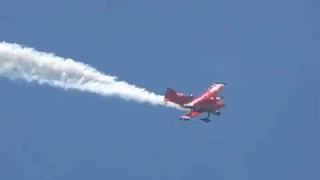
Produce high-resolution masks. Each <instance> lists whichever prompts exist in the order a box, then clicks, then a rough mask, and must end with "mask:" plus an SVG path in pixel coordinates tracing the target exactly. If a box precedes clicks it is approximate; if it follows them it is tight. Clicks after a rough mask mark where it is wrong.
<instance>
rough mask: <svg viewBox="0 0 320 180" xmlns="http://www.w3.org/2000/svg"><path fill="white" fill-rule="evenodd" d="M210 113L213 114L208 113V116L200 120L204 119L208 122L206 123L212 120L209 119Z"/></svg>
mask: <svg viewBox="0 0 320 180" xmlns="http://www.w3.org/2000/svg"><path fill="white" fill-rule="evenodd" d="M210 115H211V114H210V113H208V116H207V117H206V118H201V119H200V120H202V121H204V122H206V123H208V122H211V120H210V119H209V117H210Z"/></svg>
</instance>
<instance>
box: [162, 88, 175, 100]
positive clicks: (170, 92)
mask: <svg viewBox="0 0 320 180" xmlns="http://www.w3.org/2000/svg"><path fill="white" fill-rule="evenodd" d="M177 96H178V95H177V92H176V91H175V90H174V89H172V88H167V91H166V93H165V96H164V101H174V100H175V99H176V97H177Z"/></svg>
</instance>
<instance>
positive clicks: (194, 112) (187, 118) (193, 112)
mask: <svg viewBox="0 0 320 180" xmlns="http://www.w3.org/2000/svg"><path fill="white" fill-rule="evenodd" d="M199 114H200V112H199V111H195V110H190V111H189V112H188V113H187V114H184V115H182V116H181V117H180V119H183V120H189V119H191V118H193V117H195V116H197V115H199Z"/></svg>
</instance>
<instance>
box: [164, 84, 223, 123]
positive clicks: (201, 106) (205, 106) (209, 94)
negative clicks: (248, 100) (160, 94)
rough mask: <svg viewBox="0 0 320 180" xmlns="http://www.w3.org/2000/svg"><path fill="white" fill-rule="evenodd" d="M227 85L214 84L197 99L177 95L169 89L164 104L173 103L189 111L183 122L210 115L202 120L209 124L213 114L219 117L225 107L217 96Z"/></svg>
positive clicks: (192, 96)
mask: <svg viewBox="0 0 320 180" xmlns="http://www.w3.org/2000/svg"><path fill="white" fill-rule="evenodd" d="M225 85H226V84H225V83H213V84H212V85H211V86H210V87H209V88H208V89H207V90H206V91H205V92H203V93H202V94H201V95H199V96H197V97H195V96H194V95H193V94H191V95H185V94H183V93H177V92H176V91H175V90H174V89H172V88H167V90H166V93H165V96H164V102H165V104H166V103H168V102H172V103H175V104H178V105H180V107H182V108H186V109H189V112H188V113H187V114H184V115H182V116H181V117H180V119H181V120H190V119H191V118H193V117H195V116H197V115H199V114H201V113H205V112H206V113H208V116H207V117H206V118H200V119H201V120H202V121H204V122H206V123H208V122H210V121H211V120H210V119H209V117H210V115H211V113H212V114H214V115H216V116H219V115H221V112H220V109H222V108H224V107H225V104H224V103H223V101H222V99H223V97H218V96H217V94H218V93H219V92H220V91H221V90H222V89H223V88H224V87H225Z"/></svg>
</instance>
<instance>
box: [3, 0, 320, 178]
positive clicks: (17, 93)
mask: <svg viewBox="0 0 320 180" xmlns="http://www.w3.org/2000/svg"><path fill="white" fill-rule="evenodd" d="M18 4H19V6H18ZM319 5H320V4H319V3H318V2H316V1H298V0H290V1H289V0H268V1H254V0H244V1H238V0H226V1H209V0H207V1H205V0H198V1H191V0H184V1H182V0H177V1H169V0H162V1H147V0H135V1H134V0H132V1H129V0H123V1H115V0H108V1H103V0H101V1H89V0H82V1H75V0H69V1H62V0H56V1H40V0H29V1H17V0H4V1H2V3H1V6H0V17H1V18H0V24H1V28H0V34H1V40H4V41H7V42H11V43H14V42H16V43H19V44H25V45H28V46H31V47H35V48H36V49H38V50H40V51H46V52H54V53H56V54H57V55H59V56H62V57H70V58H73V59H75V60H77V61H82V62H85V63H87V64H90V65H92V66H93V67H95V68H97V69H98V70H99V71H101V72H104V73H106V74H110V75H114V76H117V77H119V79H121V80H125V81H128V82H129V83H131V84H135V85H137V86H139V87H144V88H147V89H148V90H150V91H153V92H156V93H158V94H163V93H164V91H165V89H166V88H167V87H173V88H175V89H176V90H177V91H180V92H183V93H194V94H199V93H201V92H202V91H203V90H204V89H206V88H207V87H208V86H209V85H210V84H211V83H212V82H214V81H224V82H226V83H227V87H226V88H225V90H224V92H223V94H224V96H225V103H226V104H227V108H226V109H224V111H223V114H222V116H220V117H212V118H213V119H212V120H213V121H212V122H211V123H209V124H205V123H203V122H202V121H199V119H198V118H195V119H193V120H191V121H189V122H182V121H180V120H179V119H178V118H179V117H180V116H181V114H182V113H183V112H180V111H176V110H174V109H169V108H165V107H155V106H150V105H148V104H138V103H135V102H126V101H123V100H121V99H118V98H105V97H99V96H97V95H94V94H87V93H80V92H76V91H64V90H61V89H56V88H51V87H48V86H39V85H36V84H32V85H30V84H26V83H25V82H23V81H21V82H10V81H9V80H8V79H6V78H1V79H0V89H1V93H0V107H1V108H0V114H1V120H0V179H5V180H11V179H12V180H13V179H14V180H19V179H23V180H27V179H28V180H29V179H30V180H44V179H59V180H69V179H78V180H85V179H129V178H130V179H139V180H143V179H148V180H149V179H155V180H157V179H174V180H177V179H183V180H188V179H190V180H191V179H192V180H193V179H195V178H199V179H224V180H234V179H237V180H256V179H259V180H269V179H274V180H282V179H291V180H300V179H309V180H313V179H319V178H320V176H319V173H318V167H319V165H320V164H319V160H320V159H319V155H318V152H319V151H320V148H319V147H320V146H319V140H318V137H319V135H320V133H319V125H320V123H319V121H318V120H319V113H318V112H319V111H318V107H319V100H320V98H319V97H320V96H319V95H318V93H319V87H320V83H319V81H318V80H317V77H319V75H320V73H319V71H317V70H319V69H320V63H319V57H320V56H319V51H317V50H318V47H319V39H320V33H319V31H320V24H319V22H318V21H317V19H318V17H319V16H320V14H319V12H317V9H319Z"/></svg>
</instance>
